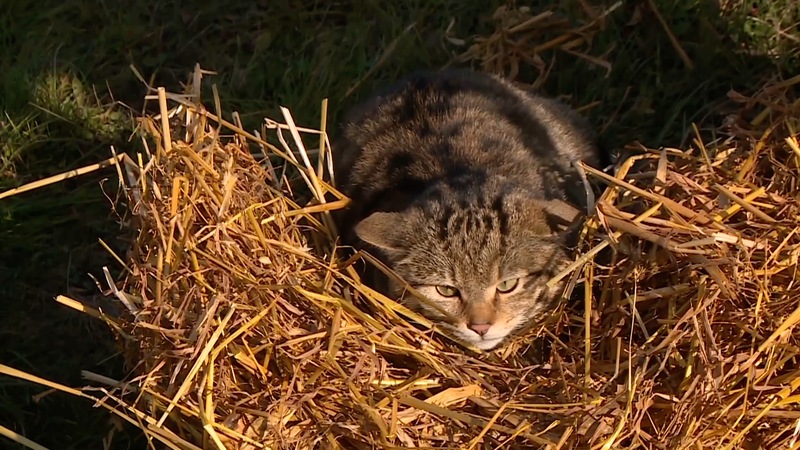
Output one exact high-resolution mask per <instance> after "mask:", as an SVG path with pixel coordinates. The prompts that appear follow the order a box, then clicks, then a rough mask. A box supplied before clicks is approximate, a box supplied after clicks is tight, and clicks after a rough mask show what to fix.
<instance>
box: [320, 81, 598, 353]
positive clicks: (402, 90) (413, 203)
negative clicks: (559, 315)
mask: <svg viewBox="0 0 800 450" xmlns="http://www.w3.org/2000/svg"><path fill="white" fill-rule="evenodd" d="M341 134H342V135H341V137H340V139H338V140H337V141H336V142H335V143H334V148H333V150H334V167H335V170H336V172H335V175H336V179H337V184H338V185H339V187H340V189H341V190H342V191H343V192H344V193H345V194H346V195H348V196H349V197H350V198H351V199H352V200H353V204H352V206H351V207H350V208H348V209H347V210H346V211H344V212H343V213H342V214H341V216H340V217H339V226H340V230H341V231H342V238H343V241H344V243H345V244H349V245H354V246H356V247H366V248H367V249H368V250H369V251H370V252H371V253H373V254H375V255H376V256H377V257H379V258H380V259H381V260H382V261H383V262H384V263H385V264H387V265H388V266H389V267H390V268H392V269H393V270H394V271H395V272H396V273H397V274H398V275H400V276H401V277H402V278H403V279H404V280H405V281H406V282H408V283H409V284H410V285H411V286H413V287H414V288H415V289H417V290H418V291H419V292H421V293H422V294H423V295H424V296H425V297H426V299H427V300H429V301H432V302H433V303H435V305H438V308H434V307H431V306H430V305H429V304H428V303H429V302H428V301H420V300H419V299H415V298H414V297H413V296H409V295H404V294H403V289H402V286H400V285H398V284H397V283H394V282H392V281H391V280H388V279H385V278H383V277H379V278H378V279H377V281H376V283H377V286H376V287H377V288H379V289H381V290H383V291H384V292H386V293H387V294H389V295H393V296H396V297H402V298H403V299H404V301H406V302H407V303H408V304H409V305H410V306H411V307H413V308H415V309H416V310H418V311H420V312H421V313H423V314H424V315H426V316H427V317H429V318H430V319H432V320H434V321H436V322H437V323H438V324H439V325H440V326H441V327H442V328H443V329H445V330H446V331H449V332H450V334H451V335H452V336H453V337H454V338H456V339H458V340H460V341H463V342H466V343H469V344H472V345H474V346H476V347H478V348H482V349H484V350H489V349H492V348H494V347H496V346H497V345H499V344H500V343H502V342H503V341H504V340H505V338H506V337H508V336H510V335H512V334H513V333H514V332H515V331H517V330H519V329H520V328H522V327H524V326H525V325H528V324H531V323H535V322H537V321H539V320H540V319H541V318H542V317H543V316H544V314H545V313H546V312H547V311H548V310H549V309H550V308H551V307H552V306H553V304H554V302H556V301H558V299H559V298H560V294H561V291H560V290H561V287H559V289H556V290H550V291H548V290H547V289H545V287H544V283H545V282H546V281H547V280H548V279H549V277H550V276H552V275H553V274H555V273H556V272H558V271H559V270H561V269H563V268H564V267H565V265H566V264H568V263H569V258H568V255H567V253H566V251H565V244H566V242H565V241H564V239H563V235H561V234H559V233H557V232H556V228H555V224H554V223H555V221H557V219H558V216H559V215H560V214H559V211H561V212H563V209H559V206H558V205H563V204H565V202H566V203H569V204H573V205H576V206H577V207H579V208H584V207H585V206H586V205H585V201H586V194H585V190H584V188H583V183H582V181H581V178H580V177H579V176H578V173H577V171H576V170H575V168H574V166H573V163H574V162H575V161H577V160H582V161H584V162H585V163H587V164H590V165H594V166H597V165H598V152H597V149H596V147H595V145H594V139H595V136H594V134H593V133H592V131H591V129H590V127H589V126H588V125H587V124H586V122H584V120H583V119H582V118H581V117H580V116H578V115H577V114H576V113H574V112H573V111H572V110H570V109H569V108H567V107H566V106H565V105H563V104H561V103H559V102H557V101H555V100H551V99H546V98H542V97H539V96H535V95H533V94H530V93H527V92H524V91H522V90H520V89H518V88H516V87H515V86H513V85H512V84H510V83H508V82H506V81H504V80H502V79H500V78H496V77H492V76H489V75H484V74H479V73H476V72H471V71H463V70H451V71H446V72H437V73H419V74H415V75H412V76H411V77H409V78H407V79H406V80H404V81H402V82H400V83H398V84H396V85H395V86H392V87H391V88H389V89H387V90H386V91H384V92H382V93H379V94H377V95H375V96H374V97H372V98H371V99H369V100H367V101H366V102H364V103H363V104H361V105H359V106H357V107H356V108H355V109H354V110H353V111H351V113H350V114H349V115H348V116H347V117H346V119H345V123H344V126H343V129H342V133H341ZM510 279H518V280H519V282H518V283H517V288H516V289H515V290H513V291H509V292H501V291H502V290H503V289H501V288H502V287H508V286H509V285H510V284H511V281H507V280H510ZM503 281H506V283H505V284H500V285H499V284H498V283H502V282H503ZM436 286H447V287H450V288H454V289H455V290H457V292H458V295H455V296H451V297H444V296H443V295H440V292H441V291H437V289H436ZM439 309H441V310H442V311H444V314H443V313H442V311H439ZM481 324H483V325H485V326H484V327H483V328H484V329H485V328H488V331H485V330H484V333H483V334H482V333H479V332H476V331H474V329H478V328H480V327H475V325H481ZM471 325H472V326H473V328H470V326H471Z"/></svg>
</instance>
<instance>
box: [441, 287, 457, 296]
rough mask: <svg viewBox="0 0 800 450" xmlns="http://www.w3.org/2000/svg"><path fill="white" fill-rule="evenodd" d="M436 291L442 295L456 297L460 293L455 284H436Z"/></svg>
mask: <svg viewBox="0 0 800 450" xmlns="http://www.w3.org/2000/svg"><path fill="white" fill-rule="evenodd" d="M436 292H437V293H438V294H439V295H441V296H442V297H455V296H456V295H458V289H456V288H454V287H453V286H436Z"/></svg>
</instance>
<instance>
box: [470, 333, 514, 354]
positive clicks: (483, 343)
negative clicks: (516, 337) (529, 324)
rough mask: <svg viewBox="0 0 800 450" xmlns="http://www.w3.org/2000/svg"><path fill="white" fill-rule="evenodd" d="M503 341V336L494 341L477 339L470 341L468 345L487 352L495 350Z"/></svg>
mask: <svg viewBox="0 0 800 450" xmlns="http://www.w3.org/2000/svg"><path fill="white" fill-rule="evenodd" d="M504 339H505V336H503V337H500V338H494V339H477V340H472V341H470V344H472V345H473V346H475V347H477V348H479V349H481V350H483V351H485V352H488V351H490V350H494V349H495V348H497V346H498V345H500V344H501V343H502V342H503V340H504Z"/></svg>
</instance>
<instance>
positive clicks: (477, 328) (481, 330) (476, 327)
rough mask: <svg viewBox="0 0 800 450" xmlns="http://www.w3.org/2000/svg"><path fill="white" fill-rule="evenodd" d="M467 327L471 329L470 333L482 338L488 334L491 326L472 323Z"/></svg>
mask: <svg viewBox="0 0 800 450" xmlns="http://www.w3.org/2000/svg"><path fill="white" fill-rule="evenodd" d="M469 327H470V328H471V329H472V331H474V332H476V333H478V334H479V335H481V336H483V335H484V334H486V333H488V332H489V328H491V327H492V325H491V324H488V323H473V324H471V325H470V326H469Z"/></svg>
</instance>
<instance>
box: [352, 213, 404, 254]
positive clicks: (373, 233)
mask: <svg viewBox="0 0 800 450" xmlns="http://www.w3.org/2000/svg"><path fill="white" fill-rule="evenodd" d="M403 224H404V217H403V216H402V214H400V213H389V212H376V213H372V214H371V215H370V216H369V217H367V218H366V219H364V220H362V221H361V222H359V223H358V224H357V225H356V227H355V232H356V235H357V236H358V237H359V239H361V240H362V241H364V242H366V243H368V244H370V245H374V246H375V247H378V248H380V249H382V250H388V251H396V250H399V248H398V244H399V239H398V238H399V237H400V235H401V233H402V229H403Z"/></svg>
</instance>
